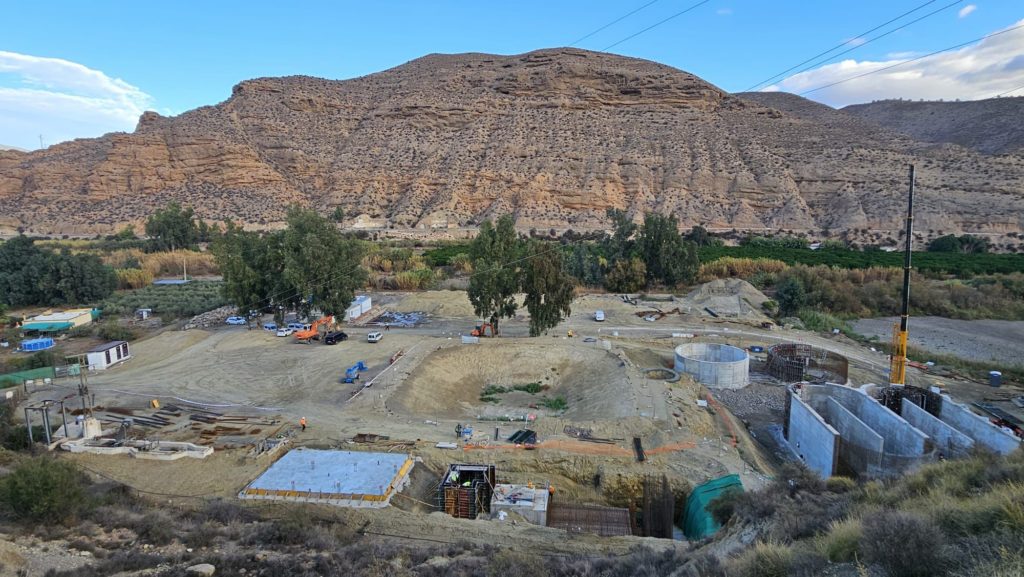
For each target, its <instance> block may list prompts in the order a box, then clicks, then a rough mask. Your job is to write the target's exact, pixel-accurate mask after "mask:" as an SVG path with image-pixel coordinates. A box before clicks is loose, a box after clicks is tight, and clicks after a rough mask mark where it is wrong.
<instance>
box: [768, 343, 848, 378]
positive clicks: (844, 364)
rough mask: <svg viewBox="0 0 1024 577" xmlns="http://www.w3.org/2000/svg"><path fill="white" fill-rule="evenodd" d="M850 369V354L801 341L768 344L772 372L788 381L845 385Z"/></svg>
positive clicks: (774, 375) (769, 371) (772, 374)
mask: <svg viewBox="0 0 1024 577" xmlns="http://www.w3.org/2000/svg"><path fill="white" fill-rule="evenodd" d="M849 372H850V363H849V361H847V360H846V357H844V356H842V355H839V354H836V353H833V352H831V351H827V350H825V349H819V348H816V347H812V346H811V345H804V344H799V343H783V344H779V345H773V346H770V347H768V374H770V375H771V376H773V377H775V378H777V379H779V380H781V381H785V382H787V383H795V382H801V381H806V382H810V383H839V384H844V383H846V381H847V380H848V379H849Z"/></svg>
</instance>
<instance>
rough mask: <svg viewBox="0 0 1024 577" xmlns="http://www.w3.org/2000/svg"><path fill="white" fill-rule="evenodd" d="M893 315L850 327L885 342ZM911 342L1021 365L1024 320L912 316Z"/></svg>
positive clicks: (973, 357) (893, 318) (921, 345)
mask: <svg viewBox="0 0 1024 577" xmlns="http://www.w3.org/2000/svg"><path fill="white" fill-rule="evenodd" d="M898 320H899V319H898V318H896V317H887V318H878V319H861V320H859V321H857V322H855V323H854V324H853V329H854V330H855V331H857V332H858V333H860V334H862V335H865V336H868V337H878V338H879V339H880V340H882V341H888V339H890V338H891V336H892V326H893V323H895V322H897V321H898ZM909 340H910V344H911V345H912V346H915V347H919V348H922V349H924V350H927V351H932V352H935V353H941V354H947V355H956V356H958V357H962V358H965V359H970V360H974V361H982V362H984V361H993V362H996V363H1000V364H1007V365H1021V364H1024V361H1022V360H1021V355H1020V344H1021V343H1022V342H1024V321H998V320H979V321H965V320H958V319H947V318H943V317H911V319H910V337H909Z"/></svg>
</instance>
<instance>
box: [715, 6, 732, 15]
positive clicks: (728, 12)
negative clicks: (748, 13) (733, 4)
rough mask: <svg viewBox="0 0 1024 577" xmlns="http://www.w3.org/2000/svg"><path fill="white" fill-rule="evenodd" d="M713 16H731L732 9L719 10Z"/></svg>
mask: <svg viewBox="0 0 1024 577" xmlns="http://www.w3.org/2000/svg"><path fill="white" fill-rule="evenodd" d="M715 14H718V15H719V16H732V8H719V9H718V10H715Z"/></svg>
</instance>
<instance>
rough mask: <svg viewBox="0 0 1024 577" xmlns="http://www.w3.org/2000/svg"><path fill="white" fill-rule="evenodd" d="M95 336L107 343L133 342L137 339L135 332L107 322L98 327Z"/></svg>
mask: <svg viewBox="0 0 1024 577" xmlns="http://www.w3.org/2000/svg"><path fill="white" fill-rule="evenodd" d="M96 335H97V336H99V337H100V338H101V339H104V340H108V341H134V340H135V339H137V338H138V335H136V334H135V331H133V330H132V329H130V328H128V327H124V326H121V325H119V324H117V323H116V322H113V321H109V322H105V323H103V324H102V325H100V328H99V330H97V331H96Z"/></svg>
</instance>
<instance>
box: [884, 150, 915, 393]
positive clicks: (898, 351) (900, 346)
mask: <svg viewBox="0 0 1024 577" xmlns="http://www.w3.org/2000/svg"><path fill="white" fill-rule="evenodd" d="M906 232H907V239H906V240H907V242H906V249H905V250H904V255H903V306H902V308H901V309H900V322H898V323H896V324H895V325H893V328H892V354H891V355H890V356H889V383H890V384H893V385H905V384H906V380H907V320H908V318H909V316H910V248H911V243H912V242H913V239H914V165H913V164H911V165H910V194H909V198H908V201H907V231H906Z"/></svg>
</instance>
